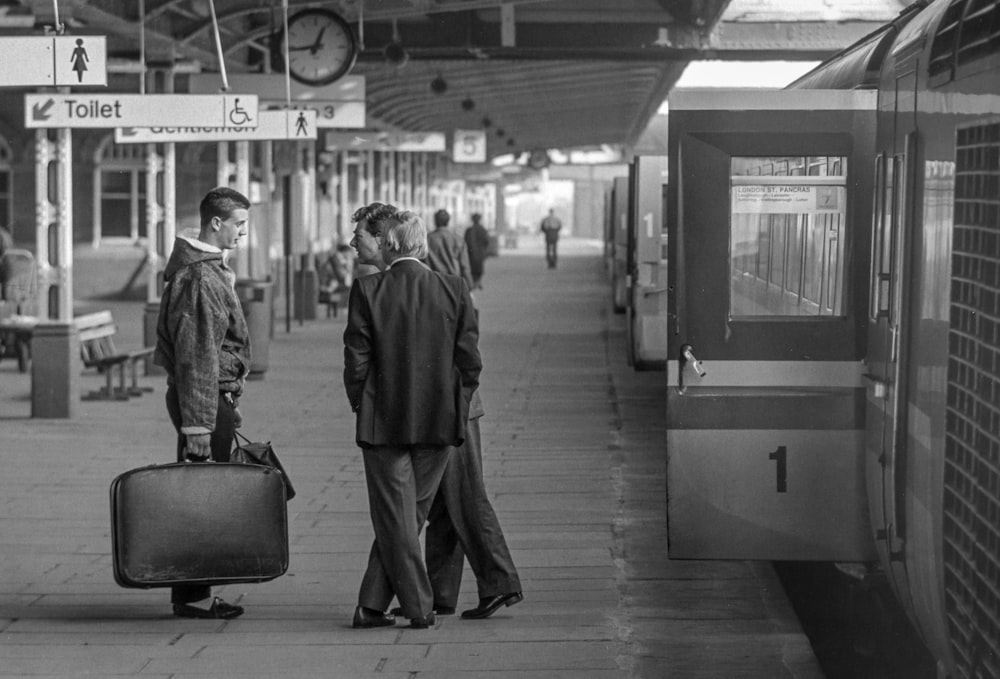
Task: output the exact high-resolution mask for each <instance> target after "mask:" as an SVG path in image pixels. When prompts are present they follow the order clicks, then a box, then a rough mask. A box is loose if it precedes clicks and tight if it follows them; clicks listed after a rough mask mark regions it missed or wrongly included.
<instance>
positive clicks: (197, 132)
mask: <svg viewBox="0 0 1000 679" xmlns="http://www.w3.org/2000/svg"><path fill="white" fill-rule="evenodd" d="M315 138H316V112H315V111H261V112H260V114H259V117H258V118H257V127H253V128H249V127H243V128H234V127H186V126H177V125H173V126H169V127H119V128H117V129H116V130H115V143H116V144H161V143H165V142H192V141H194V142H197V141H266V140H272V141H274V140H277V141H296V140H302V141H305V140H312V139H315Z"/></svg>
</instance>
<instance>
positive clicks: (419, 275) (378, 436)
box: [344, 260, 482, 447]
mask: <svg viewBox="0 0 1000 679" xmlns="http://www.w3.org/2000/svg"><path fill="white" fill-rule="evenodd" d="M481 370H482V359H481V358H480V356H479V328H478V326H477V324H476V315H475V311H474V309H473V306H472V297H471V296H470V294H469V289H468V286H466V285H465V283H464V282H463V281H462V279H461V278H459V277H457V276H450V275H448V274H440V273H436V272H434V271H431V270H430V269H429V268H427V267H426V266H424V265H423V264H421V263H420V262H417V261H415V260H403V261H399V262H396V263H395V264H393V266H392V267H391V268H389V269H388V270H386V271H384V272H382V273H378V274H373V275H371V276H365V277H363V278H358V279H356V280H355V281H354V284H353V285H352V286H351V295H350V302H349V306H348V313H347V327H346V329H345V330H344V387H345V388H346V390H347V397H348V399H349V401H350V403H351V409H352V410H354V411H355V412H356V413H357V425H356V440H357V442H358V445H360V446H362V447H364V446H407V445H427V446H458V445H461V444H462V442H463V441H464V439H465V421H466V419H467V417H468V414H469V400H470V399H471V398H472V394H473V392H474V391H475V390H476V388H477V387H478V386H479V373H480V371H481Z"/></svg>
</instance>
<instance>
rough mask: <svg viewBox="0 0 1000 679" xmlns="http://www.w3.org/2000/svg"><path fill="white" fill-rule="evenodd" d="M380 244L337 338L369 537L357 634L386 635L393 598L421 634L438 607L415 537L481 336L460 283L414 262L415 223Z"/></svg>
mask: <svg viewBox="0 0 1000 679" xmlns="http://www.w3.org/2000/svg"><path fill="white" fill-rule="evenodd" d="M379 237H380V239H381V250H382V255H383V258H384V260H385V262H386V264H387V268H386V270H385V271H382V272H380V273H377V274H372V275H370V276H364V277H362V278H358V279H357V280H355V281H354V284H353V286H352V287H351V295H350V303H349V307H348V318H347V327H346V328H345V330H344V386H345V389H346V391H347V397H348V400H349V402H350V404H351V409H352V410H353V411H354V412H355V413H356V415H357V420H356V429H355V438H356V441H357V443H358V445H359V446H360V447H361V449H362V455H363V457H364V464H365V479H366V482H367V486H368V498H369V509H370V512H371V517H372V525H373V527H374V530H375V544H374V545H373V546H372V549H371V553H370V555H369V559H368V568H367V570H366V572H365V575H364V578H363V580H362V583H361V589H360V592H359V595H358V606H357V608H356V609H355V613H354V620H353V625H354V627H359V628H371V627H383V626H388V625H394V624H395V618H394V617H393V616H392V615H388V614H386V613H385V611H386V609H387V608H388V607H389V604H390V603H391V602H392V598H393V596H394V595H395V596H396V597H397V598H398V599H399V603H400V608H401V613H402V615H404V616H405V617H407V618H409V619H410V626H411V627H414V628H417V629H421V628H427V627H429V626H431V625H433V624H434V610H433V604H434V602H433V592H432V588H431V582H430V578H429V577H428V575H427V569H426V567H425V565H424V561H423V556H422V554H421V550H420V542H419V535H420V529H421V527H422V526H423V523H424V520H425V519H426V517H427V513H428V511H429V509H430V505H431V502H432V501H433V499H434V496H435V494H436V492H437V489H438V485H439V483H440V481H441V476H442V475H443V474H444V471H445V468H446V466H447V464H448V459H449V455H450V452H451V448H452V447H455V446H460V445H461V444H462V443H463V441H464V438H465V426H466V421H467V419H468V414H469V401H470V399H471V397H472V394H473V392H474V391H475V390H476V388H477V387H478V385H479V373H480V371H481V370H482V360H481V358H480V355H479V347H478V341H479V329H478V326H477V324H476V315H475V310H474V309H473V306H472V298H471V296H470V293H469V289H468V286H467V285H466V284H465V283H464V282H463V280H462V279H461V278H459V277H457V276H452V275H448V274H441V273H437V272H434V271H431V270H430V269H429V268H428V267H427V266H425V265H424V264H423V263H422V262H421V261H420V260H421V259H423V258H424V257H425V256H426V252H427V232H426V229H425V228H424V225H423V222H422V221H421V220H420V218H419V217H418V216H417V215H415V214H414V213H412V212H401V213H398V214H396V215H395V216H393V217H392V218H390V219H388V220H387V221H386V223H385V224H384V227H383V230H382V232H381V234H380V236H379Z"/></svg>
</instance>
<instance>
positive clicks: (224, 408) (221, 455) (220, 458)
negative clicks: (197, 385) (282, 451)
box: [167, 385, 236, 604]
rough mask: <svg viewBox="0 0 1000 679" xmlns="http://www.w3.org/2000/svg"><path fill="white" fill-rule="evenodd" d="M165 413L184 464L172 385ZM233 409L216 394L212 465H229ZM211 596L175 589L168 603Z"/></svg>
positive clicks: (207, 591) (194, 588)
mask: <svg viewBox="0 0 1000 679" xmlns="http://www.w3.org/2000/svg"><path fill="white" fill-rule="evenodd" d="M167 413H168V414H169V415H170V421H171V422H173V424H174V429H176V430H177V461H178V462H183V461H184V459H185V458H184V446H185V443H186V437H185V435H184V434H182V433H181V405H180V401H179V400H178V398H177V390H176V389H175V388H174V386H173V385H169V386H167ZM235 413H236V408H235V407H234V406H233V404H232V403H230V402H229V401H228V400H227V399H226V398H225V395H224V394H223V393H222V392H219V406H218V408H217V409H216V415H215V429H214V430H213V431H212V438H211V441H210V444H209V445H210V446H211V449H212V459H213V460H214V461H215V462H229V455H230V452H231V451H232V449H233V437H234V436H235V434H236V415H235ZM210 596H212V588H211V587H207V586H205V585H178V586H177V587H173V588H171V593H170V602H171V603H174V604H189V603H192V602H194V601H201V600H202V599H207V598H208V597H210Z"/></svg>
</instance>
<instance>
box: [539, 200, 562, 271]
mask: <svg viewBox="0 0 1000 679" xmlns="http://www.w3.org/2000/svg"><path fill="white" fill-rule="evenodd" d="M560 229H562V221H560V219H559V218H558V217H556V211H555V209H552V208H550V209H549V216H548V217H546V218H545V219H543V220H542V233H544V234H545V259H546V261H548V263H549V268H550V269H554V268H556V259H557V258H558V256H559V254H558V252H557V250H558V247H559V230H560Z"/></svg>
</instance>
